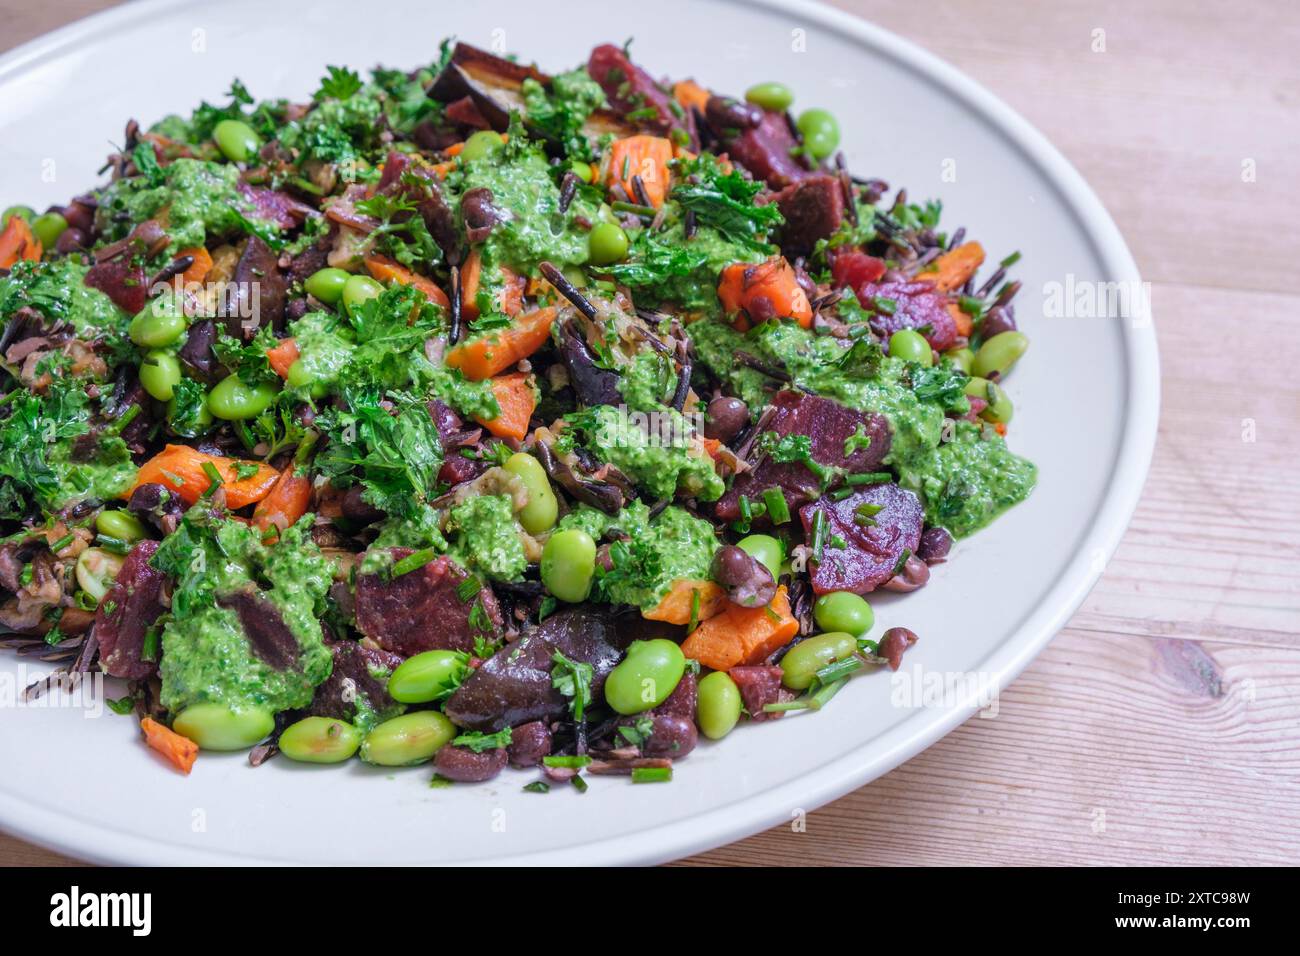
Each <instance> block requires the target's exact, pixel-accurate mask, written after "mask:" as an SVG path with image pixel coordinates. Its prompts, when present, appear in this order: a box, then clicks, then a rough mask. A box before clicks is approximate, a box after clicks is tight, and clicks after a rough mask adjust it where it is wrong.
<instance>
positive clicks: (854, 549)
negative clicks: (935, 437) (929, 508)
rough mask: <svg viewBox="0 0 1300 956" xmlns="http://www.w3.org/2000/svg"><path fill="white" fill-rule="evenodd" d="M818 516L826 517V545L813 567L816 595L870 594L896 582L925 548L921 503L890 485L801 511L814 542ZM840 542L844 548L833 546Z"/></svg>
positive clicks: (822, 500) (826, 499)
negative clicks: (903, 566) (898, 572)
mask: <svg viewBox="0 0 1300 956" xmlns="http://www.w3.org/2000/svg"><path fill="white" fill-rule="evenodd" d="M877 509H879V510H877ZM818 511H821V512H823V513H824V514H825V515H826V533H825V535H824V538H825V543H824V545H823V547H822V559H821V561H810V562H809V567H810V569H811V577H812V586H813V590H814V591H816V592H817V593H818V594H826V593H828V592H830V591H853V592H854V593H855V594H866V593H867V592H868V591H870V590H872V589H874V588H876V587H878V586H879V585H881V584H884V583H885V582H886V581H888V580H889V579H890V578H891V577H893V576H894V569H895V568H896V567H898V565H899V563H900V562H901V561H902V560H904V558H905V555H906V554H907V553H911V554H915V553H916V549H917V548H918V547H919V546H920V544H921V524H922V522H923V520H924V517H925V515H924V512H923V510H922V508H921V502H920V501H918V500H917V497H916V495H914V494H912V493H911V492H910V491H906V490H904V489H902V488H900V487H898V485H895V484H892V483H890V484H880V485H869V486H867V487H864V488H863V489H862V490H860V491H855V492H854V493H853V494H851V495H849V496H848V497H846V498H841V499H840V500H839V501H835V500H833V499H832V498H829V497H823V498H819V499H818V500H817V501H814V502H813V503H812V504H809V505H805V506H804V507H803V508H800V509H799V519H800V520H801V521H802V522H803V527H804V533H805V534H807V535H808V538H809V540H810V541H811V540H812V526H813V516H814V515H815V514H816V513H817V512H818ZM867 522H870V523H867ZM836 536H838V537H839V538H841V539H843V541H844V546H843V547H839V548H837V547H835V546H834V539H835V538H836Z"/></svg>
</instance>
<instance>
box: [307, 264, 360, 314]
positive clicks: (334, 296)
mask: <svg viewBox="0 0 1300 956" xmlns="http://www.w3.org/2000/svg"><path fill="white" fill-rule="evenodd" d="M351 278H352V276H351V275H350V274H349V273H347V272H345V271H344V270H343V269H335V268H328V269H318V270H317V271H316V272H313V273H312V274H311V275H309V276H308V277H307V279H306V281H305V282H303V284H302V287H303V288H304V289H306V290H307V294H308V295H312V296H315V297H316V298H317V299H320V300H321V301H322V302H324V303H325V304H326V305H338V302H339V299H341V298H342V297H343V287H344V286H345V285H347V284H348V280H349V279H351Z"/></svg>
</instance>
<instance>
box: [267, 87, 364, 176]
mask: <svg viewBox="0 0 1300 956" xmlns="http://www.w3.org/2000/svg"><path fill="white" fill-rule="evenodd" d="M381 92H382V91H380V90H379V88H378V87H375V86H372V85H367V86H364V87H362V88H361V89H360V90H358V91H357V92H356V93H354V94H353V95H352V96H349V97H347V98H346V99H342V100H339V99H326V100H322V101H320V102H318V103H317V104H316V105H315V106H314V107H313V109H312V110H311V112H310V113H308V114H307V115H306V116H304V117H303V118H302V119H301V120H296V121H294V122H291V123H286V124H285V125H284V127H283V128H282V129H281V130H280V134H279V139H280V143H281V145H283V146H286V147H288V148H289V149H293V150H297V151H298V153H299V154H300V157H301V158H304V159H317V160H320V161H322V162H335V163H337V162H344V161H347V160H350V159H356V158H358V157H360V156H363V155H364V154H366V153H367V152H369V151H370V150H371V149H372V147H373V146H375V145H376V144H377V143H378V140H377V136H378V133H379V129H380V126H379V118H380V115H381V114H382V113H383V106H382V105H381V103H380V101H379V96H380V95H381Z"/></svg>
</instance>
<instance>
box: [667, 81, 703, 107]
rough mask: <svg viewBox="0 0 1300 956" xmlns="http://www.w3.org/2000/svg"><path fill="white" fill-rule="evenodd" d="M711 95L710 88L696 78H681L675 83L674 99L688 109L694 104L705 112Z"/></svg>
mask: <svg viewBox="0 0 1300 956" xmlns="http://www.w3.org/2000/svg"><path fill="white" fill-rule="evenodd" d="M710 95H712V94H710V93H709V91H708V90H706V89H705V88H704V87H702V86H700V84H698V83H696V82H695V81H694V80H680V81H678V82H677V83H674V84H673V99H675V100H676V101H677V102H678V104H679V105H681V106H684V107H686V108H687V109H690V108H691V107H692V106H693V107H695V108H696V109H697V110H699V111H700V112H701V113H703V112H704V107H705V106H707V105H708V102H709V96H710Z"/></svg>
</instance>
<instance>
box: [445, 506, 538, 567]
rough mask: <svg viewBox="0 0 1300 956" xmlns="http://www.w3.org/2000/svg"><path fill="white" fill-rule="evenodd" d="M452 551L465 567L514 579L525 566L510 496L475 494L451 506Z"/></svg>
mask: <svg viewBox="0 0 1300 956" xmlns="http://www.w3.org/2000/svg"><path fill="white" fill-rule="evenodd" d="M450 517H451V521H450V524H449V525H448V530H450V531H452V532H454V533H455V536H456V542H455V547H454V548H453V549H452V553H453V554H454V555H455V556H456V559H457V560H458V561H459V562H460V563H461V564H463V565H465V566H466V567H468V568H472V569H474V570H477V571H479V572H481V573H482V574H483V575H484V576H486V577H488V578H491V579H492V580H494V581H517V580H519V579H520V578H521V577H523V573H524V569H525V568H527V567H528V558H527V557H526V556H525V555H524V544H523V542H522V541H521V540H520V539H519V523H518V522H517V521H515V515H514V510H513V508H512V506H511V502H510V498H509V497H508V496H506V495H478V496H477V497H474V498H467V499H466V500H464V501H462V502H461V503H460V504H458V505H455V506H454V507H453V508H452V509H451V515H450Z"/></svg>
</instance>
